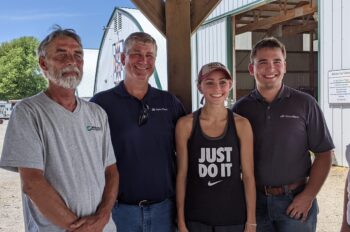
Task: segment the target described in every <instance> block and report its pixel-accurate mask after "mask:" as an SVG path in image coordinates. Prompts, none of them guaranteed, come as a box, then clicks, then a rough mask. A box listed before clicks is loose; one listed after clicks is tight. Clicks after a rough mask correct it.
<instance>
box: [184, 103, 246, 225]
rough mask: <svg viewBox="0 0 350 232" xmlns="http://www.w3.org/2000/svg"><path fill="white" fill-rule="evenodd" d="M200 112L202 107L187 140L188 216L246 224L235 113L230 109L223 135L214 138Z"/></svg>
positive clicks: (221, 222)
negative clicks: (203, 126)
mask: <svg viewBox="0 0 350 232" xmlns="http://www.w3.org/2000/svg"><path fill="white" fill-rule="evenodd" d="M200 113H201V109H199V110H198V111H196V112H194V113H193V129H192V134H191V136H190V138H189V140H188V144H187V149H188V173H187V184H186V186H187V187H186V197H185V217H186V220H188V221H197V222H201V223H205V224H207V225H213V226H220V225H222V226H225V225H238V224H245V222H246V204H245V197H244V188H243V182H242V179H241V160H240V149H239V140H238V137H237V133H236V127H235V124H234V121H233V114H232V112H231V111H230V110H229V109H227V114H228V117H227V124H226V127H225V131H224V133H223V135H221V136H219V137H215V138H211V137H208V136H207V135H205V134H204V133H203V132H202V129H201V127H200V123H199V116H200Z"/></svg>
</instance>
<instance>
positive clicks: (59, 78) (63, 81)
mask: <svg viewBox="0 0 350 232" xmlns="http://www.w3.org/2000/svg"><path fill="white" fill-rule="evenodd" d="M66 72H76V73H77V74H76V75H69V76H66V77H63V74H64V73H66ZM82 76H83V73H82V72H80V70H79V69H78V68H77V67H73V66H68V67H66V68H64V69H62V70H57V69H54V70H52V69H51V70H48V72H47V73H46V77H47V79H48V80H49V81H51V82H52V83H54V84H55V85H58V86H60V87H62V88H65V89H76V88H77V87H78V85H79V84H80V82H81V79H82Z"/></svg>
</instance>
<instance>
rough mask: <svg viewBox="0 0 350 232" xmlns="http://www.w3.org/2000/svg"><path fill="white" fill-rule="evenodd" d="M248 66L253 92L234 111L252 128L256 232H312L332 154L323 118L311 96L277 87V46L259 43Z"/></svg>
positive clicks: (280, 73) (280, 67) (280, 68)
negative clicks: (312, 160) (246, 119)
mask: <svg viewBox="0 0 350 232" xmlns="http://www.w3.org/2000/svg"><path fill="white" fill-rule="evenodd" d="M250 62H251V63H250V64H249V72H250V74H251V75H252V76H254V77H255V82H256V89H255V90H253V91H252V92H251V93H250V94H249V95H247V96H245V97H243V98H242V99H240V100H239V101H238V102H236V104H235V105H234V107H233V111H234V112H236V113H238V114H240V115H242V116H244V117H246V118H248V119H249V121H250V123H251V124H252V127H253V132H254V159H255V162H254V163H255V177H256V183H257V210H256V213H257V224H258V228H257V231H263V232H296V231H298V232H309V231H310V232H311V231H316V221H317V213H318V206H317V201H316V195H317V193H318V192H319V190H320V189H321V187H322V185H323V183H324V181H325V179H326V178H327V175H328V172H329V170H330V166H331V156H332V150H333V148H334V145H333V141H332V138H331V136H330V134H329V131H328V128H327V125H326V123H325V120H324V116H323V114H322V112H321V109H320V108H319V106H318V104H317V102H316V100H315V99H314V98H313V97H312V96H310V95H308V94H305V93H302V92H300V91H297V90H294V89H292V88H290V87H288V86H286V85H284V84H283V83H282V80H283V77H284V74H285V72H286V50H285V47H284V45H283V44H282V43H281V42H280V41H278V40H277V39H275V38H265V39H263V40H261V41H260V42H258V43H257V44H256V45H255V46H254V48H253V50H252V52H251V55H250ZM310 151H311V152H313V153H314V154H315V160H314V162H313V163H312V162H311V158H310V153H309V152H310Z"/></svg>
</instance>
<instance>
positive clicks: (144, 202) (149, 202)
mask: <svg viewBox="0 0 350 232" xmlns="http://www.w3.org/2000/svg"><path fill="white" fill-rule="evenodd" d="M162 201H164V200H160V201H152V200H141V201H132V202H129V201H123V200H118V203H121V204H127V205H137V206H139V207H146V206H150V205H154V204H157V203H160V202H162Z"/></svg>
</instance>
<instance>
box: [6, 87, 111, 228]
mask: <svg viewBox="0 0 350 232" xmlns="http://www.w3.org/2000/svg"><path fill="white" fill-rule="evenodd" d="M115 162H116V160H115V156H114V152H113V147H112V144H111V139H110V132H109V126H108V120H107V115H106V113H105V112H104V111H103V110H102V108H100V107H99V106H98V105H96V104H94V103H90V102H86V101H84V100H81V99H79V98H77V107H76V109H75V110H74V112H70V111H68V110H66V109H65V108H64V107H62V106H61V105H59V104H58V103H56V102H55V101H53V100H51V99H50V98H49V97H47V96H46V95H45V94H44V93H39V94H38V95H35V96H33V97H30V98H27V99H25V100H23V101H21V102H19V103H18V104H17V105H16V107H15V108H14V110H13V112H12V114H11V118H10V121H9V124H8V128H7V131H6V135H5V141H4V147H3V151H2V156H1V160H0V167H2V168H5V169H8V170H13V171H17V170H18V169H17V168H18V167H25V168H35V169H40V170H43V172H44V176H45V178H46V179H47V181H48V182H49V183H50V184H51V186H52V187H53V188H54V189H55V190H56V191H57V192H58V193H59V195H60V196H61V197H62V199H63V200H64V202H65V203H66V205H67V207H68V208H70V209H71V210H72V211H73V212H74V213H75V214H76V215H77V216H79V217H82V216H87V215H92V214H94V213H95V212H96V210H97V207H98V205H99V203H100V202H101V199H102V194H103V191H104V187H105V169H106V167H107V166H109V165H112V164H114V163H115ZM23 210H24V219H25V228H26V231H30V232H32V231H50V232H55V231H64V230H63V229H61V228H59V227H57V226H55V225H53V224H52V223H51V222H50V221H48V220H47V219H46V218H45V217H44V216H43V215H42V214H41V213H40V212H39V210H38V208H37V207H36V206H35V204H34V203H33V202H32V201H31V200H30V199H29V197H28V196H27V195H26V194H23ZM104 231H108V232H110V231H116V227H115V225H114V223H113V220H112V219H110V221H109V223H108V224H107V225H106V227H105V229H104Z"/></svg>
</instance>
